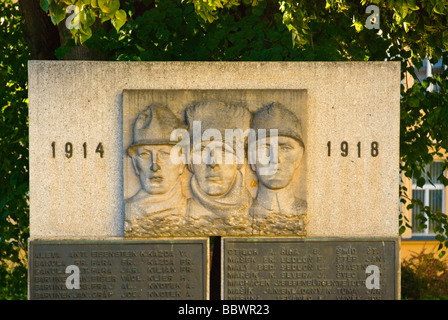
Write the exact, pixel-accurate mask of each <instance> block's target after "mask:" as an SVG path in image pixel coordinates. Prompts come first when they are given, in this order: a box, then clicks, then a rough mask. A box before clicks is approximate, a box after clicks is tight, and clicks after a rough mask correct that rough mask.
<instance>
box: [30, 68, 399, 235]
mask: <svg viewBox="0 0 448 320" xmlns="http://www.w3.org/2000/svg"><path fill="white" fill-rule="evenodd" d="M399 86H400V65H399V63H390V62H368V63H366V62H241V63H239V62H238V63H236V62H218V63H214V62H93V61H92V62H90V61H89V62H87V61H85V62H82V61H30V62H29V116H30V206H31V216H30V220H31V221H30V223H31V238H32V239H36V238H42V239H44V238H46V239H49V238H61V237H62V238H71V237H73V238H101V237H121V236H123V234H124V217H125V216H124V207H125V202H124V198H125V196H124V194H125V193H126V192H127V191H126V189H124V187H123V182H124V181H123V169H124V167H123V166H124V162H123V161H124V154H125V152H124V151H125V150H124V149H123V144H124V141H123V138H122V135H123V133H126V131H124V132H123V129H124V128H123V118H125V117H126V115H125V114H123V113H122V107H123V90H128V89H132V90H155V89H156V90H168V89H169V90H285V89H293V90H306V92H307V102H306V108H304V109H303V112H304V114H303V118H302V119H304V120H302V124H303V126H304V128H305V133H304V134H305V135H306V138H305V141H306V152H305V154H304V158H303V161H304V164H303V167H304V168H306V174H305V175H304V179H303V180H304V181H303V183H304V184H305V187H304V188H303V189H302V190H303V192H304V193H305V195H306V202H307V220H308V224H307V236H310V237H334V236H337V237H344V236H351V237H353V236H355V237H356V236H396V235H397V233H398V183H399V174H398V166H399V94H400V90H399V89H400V88H399ZM52 142H55V145H54V155H55V157H54V158H53V149H52ZM68 142H70V143H71V147H70V145H67V143H68ZM100 142H101V143H102V146H103V151H104V153H103V158H101V152H95V151H96V150H97V151H101V150H98V144H99V143H100ZM328 142H330V146H331V150H330V151H331V154H330V156H329V155H328ZM359 142H360V152H359V147H358V143H359ZM84 143H86V144H85V145H84ZM372 143H374V144H373V145H372ZM83 145H84V146H86V147H85V148H84V147H83ZM372 147H373V148H372ZM347 149H348V152H346V151H345V150H347ZM84 150H87V154H85V153H84ZM67 156H70V157H67ZM248 185H249V190H250V191H251V192H252V194H253V191H254V190H253V188H252V189H251V186H250V181H249V184H248ZM129 193H132V190H130V189H129Z"/></svg>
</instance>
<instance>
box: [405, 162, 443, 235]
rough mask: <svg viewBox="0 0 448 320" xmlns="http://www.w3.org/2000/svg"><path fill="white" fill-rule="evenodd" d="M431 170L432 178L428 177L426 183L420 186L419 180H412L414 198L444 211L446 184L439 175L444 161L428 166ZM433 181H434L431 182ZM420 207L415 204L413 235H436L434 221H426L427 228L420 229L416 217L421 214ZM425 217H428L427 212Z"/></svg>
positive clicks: (435, 209) (425, 204)
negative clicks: (440, 179)
mask: <svg viewBox="0 0 448 320" xmlns="http://www.w3.org/2000/svg"><path fill="white" fill-rule="evenodd" d="M426 171H427V172H429V175H430V179H431V180H429V179H426V183H425V184H424V185H423V186H422V187H421V188H420V187H418V186H417V180H416V179H413V180H412V199H418V200H420V201H421V202H422V203H423V205H424V206H425V207H426V206H429V207H430V208H431V210H432V211H437V210H439V211H442V212H443V209H444V208H445V197H444V186H443V184H442V183H441V182H440V181H439V179H438V177H439V176H440V175H441V174H442V163H441V162H433V163H431V164H430V165H428V166H427V167H426ZM431 181H432V183H431ZM420 212H421V210H420V207H419V206H417V205H415V206H414V208H413V209H412V234H413V235H417V236H420V235H434V223H433V222H431V221H427V222H426V228H424V229H423V230H418V228H417V226H418V222H419V221H416V220H417V219H416V217H417V215H418V214H420ZM425 217H426V218H428V217H427V216H426V214H425Z"/></svg>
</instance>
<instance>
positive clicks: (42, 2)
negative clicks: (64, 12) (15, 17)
mask: <svg viewBox="0 0 448 320" xmlns="http://www.w3.org/2000/svg"><path fill="white" fill-rule="evenodd" d="M50 3H51V0H40V7H41V8H42V10H44V11H45V12H48V6H49V5H50Z"/></svg>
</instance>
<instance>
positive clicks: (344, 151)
mask: <svg viewBox="0 0 448 320" xmlns="http://www.w3.org/2000/svg"><path fill="white" fill-rule="evenodd" d="M361 150H362V146H361V141H359V142H358V143H357V144H356V153H357V155H358V158H361V154H362V153H361ZM327 151H328V156H329V157H331V152H332V150H331V141H328V142H327ZM340 151H341V153H340V154H341V156H342V157H347V156H348V154H349V145H348V142H347V141H342V142H341V146H340ZM378 154H379V150H378V142H377V141H373V142H372V143H371V144H370V155H371V156H372V157H377V156H378Z"/></svg>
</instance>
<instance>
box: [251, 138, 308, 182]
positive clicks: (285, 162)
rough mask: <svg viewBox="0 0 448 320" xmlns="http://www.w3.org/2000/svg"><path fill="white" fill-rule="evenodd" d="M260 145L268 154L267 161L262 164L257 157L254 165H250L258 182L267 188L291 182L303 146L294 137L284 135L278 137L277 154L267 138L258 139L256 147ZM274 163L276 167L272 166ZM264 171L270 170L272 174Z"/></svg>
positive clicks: (301, 154) (300, 158)
mask: <svg viewBox="0 0 448 320" xmlns="http://www.w3.org/2000/svg"><path fill="white" fill-rule="evenodd" d="M260 146H261V147H264V149H265V150H264V151H263V152H265V154H266V156H269V163H267V164H262V163H261V162H259V161H258V157H257V161H256V163H255V165H251V167H252V169H253V170H254V171H255V172H256V173H257V177H258V180H259V182H260V183H262V184H263V185H264V186H265V187H267V188H269V189H282V188H285V187H286V186H287V185H289V183H290V182H291V180H292V178H293V176H294V171H295V170H296V169H297V168H298V166H299V165H300V161H301V160H302V156H303V151H304V150H303V147H302V146H301V145H300V143H299V142H297V141H296V140H295V139H293V138H290V137H285V136H279V137H278V154H277V152H275V148H272V147H271V145H270V142H269V138H264V139H260V140H259V141H258V144H257V148H259V147H260ZM257 152H258V150H257ZM275 164H276V165H277V169H275V168H273V167H274V166H273V165H275ZM269 168H273V169H272V170H271V169H269ZM263 169H264V170H263ZM262 170H263V171H262ZM260 171H262V173H263V174H261V172H260ZM266 172H272V174H269V173H268V174H266Z"/></svg>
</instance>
